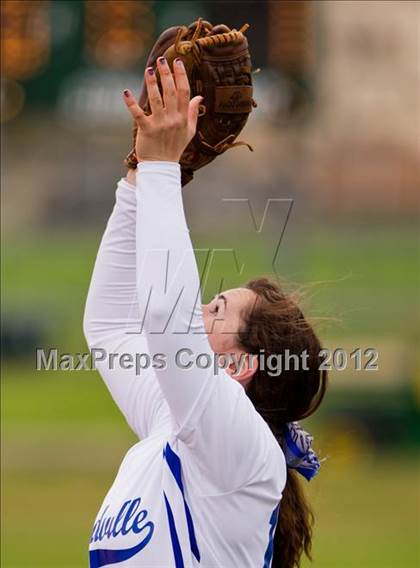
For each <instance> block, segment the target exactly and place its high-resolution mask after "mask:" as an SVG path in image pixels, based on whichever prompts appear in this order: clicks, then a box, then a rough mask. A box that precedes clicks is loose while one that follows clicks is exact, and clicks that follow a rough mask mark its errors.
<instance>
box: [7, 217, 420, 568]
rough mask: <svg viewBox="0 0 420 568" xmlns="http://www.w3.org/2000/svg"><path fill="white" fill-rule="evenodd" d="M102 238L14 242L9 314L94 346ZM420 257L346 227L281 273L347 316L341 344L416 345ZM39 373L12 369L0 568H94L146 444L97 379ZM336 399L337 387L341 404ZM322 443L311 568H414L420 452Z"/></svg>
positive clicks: (356, 442)
mask: <svg viewBox="0 0 420 568" xmlns="http://www.w3.org/2000/svg"><path fill="white" fill-rule="evenodd" d="M201 240H202V242H204V241H205V238H204V237H203V238H202V239H201ZM98 241H99V232H98V233H95V234H83V235H81V234H79V235H69V236H67V237H66V236H65V235H64V236H63V235H61V236H59V237H58V238H57V237H55V238H54V239H51V238H50V237H49V236H48V235H34V236H33V238H32V239H31V240H30V241H28V240H25V239H23V238H22V239H15V240H14V242H13V243H11V245H10V246H8V247H7V250H6V253H5V255H4V256H3V268H4V269H5V270H4V275H5V278H4V282H3V293H4V294H5V295H6V297H7V303H6V304H5V308H6V314H11V313H13V314H16V313H18V314H23V313H26V310H27V309H28V310H29V312H27V315H28V316H30V317H33V318H36V319H37V320H38V319H39V321H40V322H41V323H42V322H43V321H44V323H45V329H46V333H45V337H44V338H43V344H44V345H54V346H55V345H57V346H58V347H60V346H61V347H62V348H64V347H65V349H66V351H72V350H73V351H77V350H84V340H83V338H82V335H81V318H82V313H83V304H84V300H85V295H86V291H87V286H88V282H89V277H90V271H91V267H92V263H93V260H94V257H95V253H96V247H97V245H98ZM198 241H200V238H199V239H198ZM197 244H200V243H197ZM247 251H249V255H250V258H252V259H253V260H252V262H251V263H250V265H249V267H248V269H249V274H247V275H244V277H248V276H252V275H256V274H258V272H259V271H260V270H264V268H265V267H266V265H267V263H266V260H267V259H264V258H263V256H262V255H261V254H259V253H258V251H257V250H255V248H254V249H253V248H252V245H251V243H250V244H249V246H248V247H247ZM361 251H363V254H361ZM400 251H404V254H399V252H400ZM416 255H417V240H416V234H415V227H412V228H410V227H406V228H404V229H401V228H399V230H398V231H395V233H393V232H392V231H390V230H388V231H384V230H382V229H381V228H377V229H376V230H374V229H373V228H372V230H371V231H369V233H367V232H365V233H361V232H359V233H355V232H353V234H352V235H351V238H349V232H348V231H347V232H346V231H345V230H342V231H341V232H340V233H339V234H335V233H332V232H330V233H328V232H327V231H324V230H323V231H318V232H317V233H316V234H313V233H312V234H311V235H310V238H308V239H307V240H303V241H301V242H300V243H299V245H298V246H297V248H295V249H294V250H292V251H289V252H288V247H285V250H284V254H282V259H281V265H282V268H284V273H285V274H284V276H285V279H286V280H292V281H293V282H296V283H299V282H306V283H309V284H310V283H315V282H323V284H314V285H313V286H309V289H308V295H309V296H310V299H311V302H313V303H315V304H316V306H317V311H318V312H319V313H320V314H328V315H330V316H336V315H338V316H339V318H340V319H341V323H338V324H337V323H335V322H334V323H331V324H329V327H328V330H327V331H328V334H329V335H330V336H332V337H334V338H337V341H339V338H340V337H343V338H344V337H346V336H348V335H350V336H352V335H353V334H354V333H355V331H356V330H357V331H358V332H361V330H362V331H363V334H364V336H366V337H370V338H372V344H374V342H375V339H377V338H379V337H382V336H384V335H386V333H387V332H386V329H387V328H386V326H385V325H384V321H385V320H387V319H392V320H393V321H394V323H395V327H394V329H393V333H394V334H397V333H398V334H403V335H404V337H405V338H406V340H409V339H410V338H411V339H412V338H413V337H414V334H415V324H416V321H415V315H413V311H412V306H413V304H415V303H416V301H417V296H416V293H417V288H416V278H417V277H418V275H417V273H416V269H415V260H416ZM390 258H392V263H390V262H389V259H390ZM227 274H228V276H229V273H227ZM212 285H213V286H215V285H216V283H215V282H213V284H212V283H210V285H209V290H208V292H209V293H213V292H214V291H215V290H211V288H212ZM334 305H336V306H337V312H334V311H333V313H331V310H332V307H331V306H334ZM34 367H35V353H34V354H33V359H32V360H30V361H28V360H26V361H25V360H23V361H22V360H20V361H19V360H15V361H14V362H10V363H7V366H4V368H3V375H4V378H5V380H4V383H3V392H2V419H3V429H2V430H3V456H2V457H3V460H2V463H3V464H4V474H3V500H2V509H3V511H2V513H3V519H4V526H3V547H2V555H3V564H2V565H3V566H4V567H5V568H18V567H24V566H25V567H28V568H41V567H46V566H51V567H55V568H61V567H62V568H64V567H68V568H76V567H77V568H79V567H82V566H84V565H86V558H87V542H88V538H89V534H90V528H91V524H92V522H93V519H94V517H95V514H96V512H97V509H98V507H99V505H100V503H101V501H102V499H103V497H104V494H105V492H106V491H107V489H108V487H109V485H110V483H111V482H112V479H113V476H114V475H115V472H116V469H117V467H118V465H119V463H120V461H121V458H122V456H123V455H124V453H125V451H126V450H127V449H128V447H129V446H130V445H131V444H132V443H133V442H134V441H135V438H134V436H133V435H132V433H131V431H130V430H129V429H128V427H127V426H126V425H125V423H124V420H123V419H122V418H121V416H120V415H119V413H118V411H117V410H116V408H115V407H114V405H113V403H112V401H111V399H110V397H109V395H108V393H107V391H106V389H105V387H104V386H103V385H102V383H101V381H100V379H99V377H98V376H97V375H96V373H93V372H89V373H88V372H72V373H68V372H67V373H65V372H60V373H58V372H54V373H53V372H36V371H35V370H33V369H34ZM372 379H373V380H374V377H372ZM335 391H336V386H335V385H334V384H333V385H332V386H331V397H333V396H334V393H335ZM321 418H322V416H321ZM318 424H319V426H318ZM315 433H316V434H317V445H319V447H321V448H322V449H323V453H324V454H327V455H330V459H329V460H328V462H327V463H326V464H325V465H324V468H323V472H322V475H320V476H319V478H318V479H316V480H314V481H313V482H312V484H311V485H310V486H309V491H310V493H311V495H312V500H313V503H314V506H315V508H316V511H317V516H318V526H317V532H316V538H315V544H314V558H315V563H314V565H315V566H316V567H319V568H329V567H331V568H336V567H338V566H339V567H343V568H356V567H358V568H397V567H398V568H400V567H401V568H411V567H412V568H414V567H415V566H416V561H417V560H418V551H417V550H416V549H415V548H413V543H414V542H415V540H416V534H417V529H418V520H419V517H418V515H419V507H420V501H419V486H418V475H419V469H418V461H417V460H416V457H415V455H413V454H411V457H410V453H409V454H407V455H404V456H403V455H402V454H400V453H398V451H396V450H394V451H393V453H389V452H387V453H384V454H382V455H381V452H380V451H379V452H378V451H377V449H376V448H374V447H373V446H371V445H370V442H366V443H365V444H363V445H362V444H361V441H360V439H359V438H358V436H357V430H356V431H352V430H351V431H350V434H349V433H348V432H347V433H346V432H345V431H341V432H339V433H338V434H337V435H335V437H332V436H331V435H330V434H329V432H328V422H327V424H326V425H325V424H324V425H323V423H322V419H321V422H320V423H318V422H317V426H316V427H315ZM337 436H338V437H337ZM305 566H306V564H305Z"/></svg>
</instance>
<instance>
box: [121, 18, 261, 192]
mask: <svg viewBox="0 0 420 568" xmlns="http://www.w3.org/2000/svg"><path fill="white" fill-rule="evenodd" d="M248 27H249V26H248V24H245V25H244V26H242V28H241V29H240V30H239V31H237V30H235V29H232V30H231V29H229V28H228V27H227V26H225V25H224V24H219V25H217V26H212V24H210V23H209V22H206V21H204V20H202V19H199V20H198V21H196V22H194V23H192V24H191V25H190V26H188V27H186V26H176V27H172V28H169V29H167V30H166V31H164V32H163V33H162V34H161V36H160V37H159V38H158V40H157V42H156V43H155V45H154V46H153V48H152V51H151V53H150V55H149V58H148V60H147V67H153V68H154V69H155V71H156V73H157V77H158V83H159V87H160V79H159V73H158V71H157V66H156V62H157V59H158V58H159V57H161V56H163V57H165V58H166V60H167V61H168V64H169V66H170V67H171V68H172V64H173V61H174V59H176V58H177V57H179V58H180V59H182V61H183V62H184V66H185V69H186V71H187V74H188V78H189V82H190V88H191V97H194V96H196V95H201V96H202V97H203V101H202V104H201V106H200V113H199V118H198V123H197V132H196V134H195V136H194V138H193V139H192V140H191V142H190V143H189V145H188V146H187V148H186V149H185V151H184V153H183V154H182V157H181V160H180V164H181V171H182V185H185V184H187V183H188V182H189V181H191V179H192V178H193V175H194V171H195V170H198V169H200V168H202V167H203V166H205V165H207V164H208V163H210V162H211V161H212V160H214V158H216V157H217V156H218V155H219V154H223V152H225V151H226V150H228V149H229V148H232V147H234V146H239V145H246V146H248V148H249V149H250V150H252V148H251V146H250V145H249V144H246V143H245V142H238V141H236V138H237V136H238V135H239V133H240V132H241V130H242V129H243V127H244V126H245V124H246V121H247V120H248V117H249V113H250V112H251V110H252V107H255V106H257V105H256V103H255V102H254V100H253V98H252V68H251V57H250V53H249V49H248V41H247V39H246V37H245V35H244V33H245V31H246V30H247V29H248ZM139 105H140V106H141V107H142V108H143V110H144V111H145V112H146V114H150V107H149V103H148V100H147V91H146V88H145V86H144V85H143V88H142V90H141V93H140V98H139ZM136 136H137V127H136V125H134V128H133V148H135V146H136V144H135V141H136ZM124 163H125V165H126V166H127V167H128V168H130V169H135V168H136V166H137V157H136V154H135V150H134V149H133V150H131V152H130V153H129V154H128V156H127V157H126V159H125V161H124Z"/></svg>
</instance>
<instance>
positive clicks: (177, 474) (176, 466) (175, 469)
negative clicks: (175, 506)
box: [163, 443, 200, 562]
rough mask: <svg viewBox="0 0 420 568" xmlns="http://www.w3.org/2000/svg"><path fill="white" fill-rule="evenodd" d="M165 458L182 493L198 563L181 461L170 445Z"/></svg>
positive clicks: (165, 449)
mask: <svg viewBox="0 0 420 568" xmlns="http://www.w3.org/2000/svg"><path fill="white" fill-rule="evenodd" d="M163 456H164V458H165V459H166V462H167V464H168V466H169V469H170V470H171V472H172V475H173V476H174V478H175V481H176V483H177V485H178V487H179V489H180V491H181V493H182V498H183V500H184V508H185V516H186V519H187V527H188V535H189V537H190V547H191V552H192V553H193V554H194V556H195V558H196V559H197V560H198V562H200V551H199V549H198V544H197V539H196V537H195V530H194V522H193V519H192V516H191V512H190V508H189V507H188V503H187V501H186V499H185V494H184V485H183V483H182V477H181V460H180V458H179V456H178V455H177V454H176V453H175V452H174V451H173V449H172V448H171V446H170V445H169V444H168V443H167V444H166V448H164V450H163Z"/></svg>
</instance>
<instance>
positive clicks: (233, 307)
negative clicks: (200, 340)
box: [203, 288, 256, 354]
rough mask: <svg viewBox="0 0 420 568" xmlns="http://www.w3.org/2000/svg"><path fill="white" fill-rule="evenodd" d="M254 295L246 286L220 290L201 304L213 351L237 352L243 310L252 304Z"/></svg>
mask: <svg viewBox="0 0 420 568" xmlns="http://www.w3.org/2000/svg"><path fill="white" fill-rule="evenodd" d="M255 298H256V295H255V293H254V292H252V290H248V289H247V288H234V289H232V290H227V291H226V292H222V293H221V294H218V295H217V296H215V297H214V298H213V300H212V301H211V302H210V303H209V304H205V305H203V317H204V325H205V328H206V332H207V335H208V338H209V343H210V347H211V348H212V350H213V351H214V352H215V353H218V354H223V353H237V352H240V349H239V348H238V345H237V334H238V331H239V329H240V327H241V325H242V315H241V314H242V313H243V311H244V310H245V309H246V308H247V307H250V306H251V305H252V303H253V302H254V301H255Z"/></svg>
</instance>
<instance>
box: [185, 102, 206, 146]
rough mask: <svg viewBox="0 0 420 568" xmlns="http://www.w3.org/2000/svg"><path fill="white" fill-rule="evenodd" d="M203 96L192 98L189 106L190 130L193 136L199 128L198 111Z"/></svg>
mask: <svg viewBox="0 0 420 568" xmlns="http://www.w3.org/2000/svg"><path fill="white" fill-rule="evenodd" d="M202 100H203V97H201V96H198V97H194V98H193V99H191V100H190V103H189V106H188V130H189V132H190V135H191V137H193V136H194V134H195V131H196V129H197V120H198V112H199V107H200V104H201V101H202Z"/></svg>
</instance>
